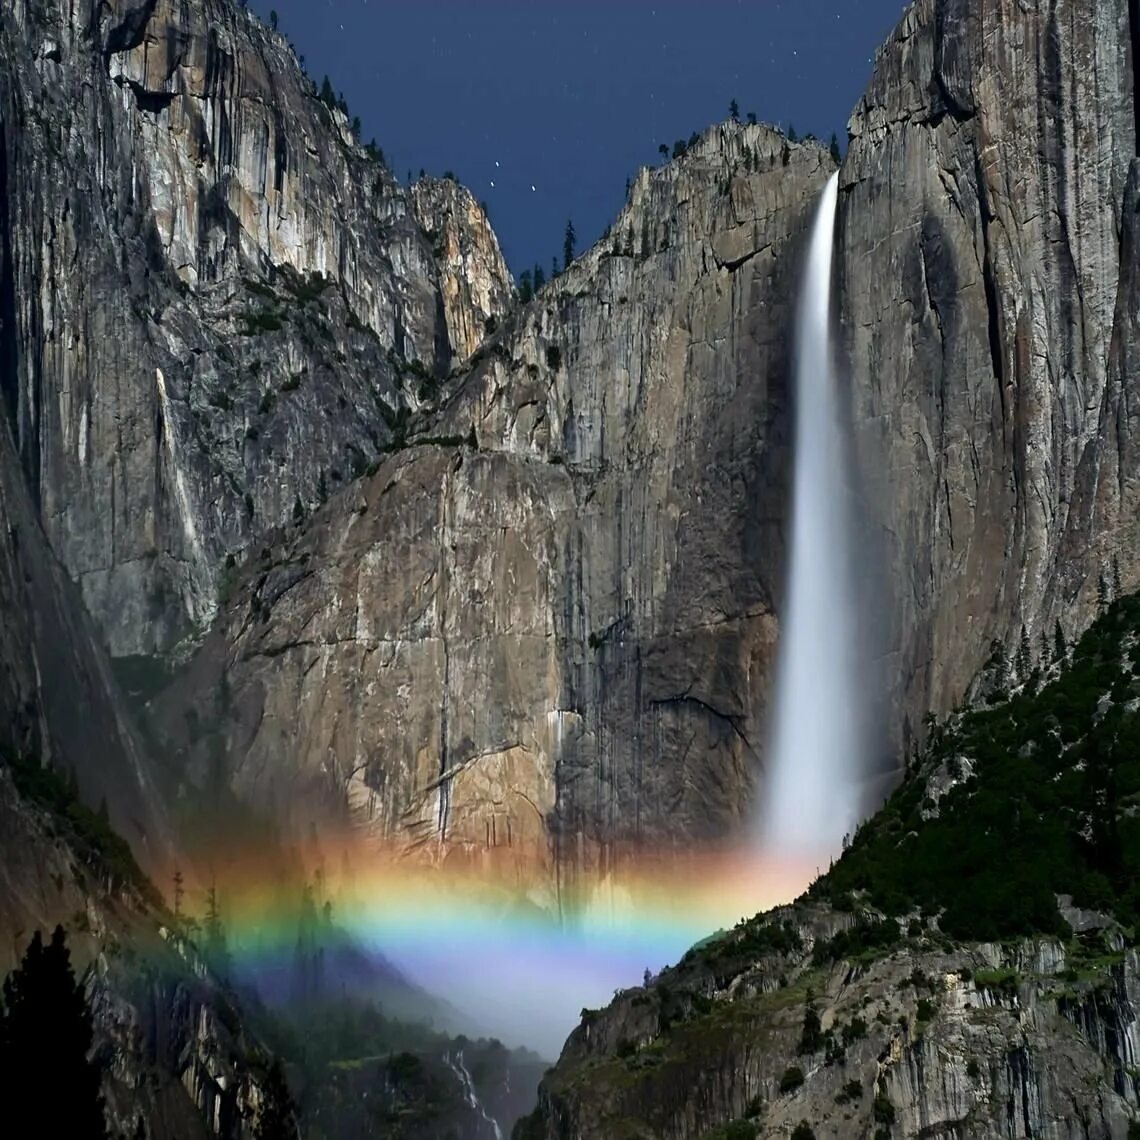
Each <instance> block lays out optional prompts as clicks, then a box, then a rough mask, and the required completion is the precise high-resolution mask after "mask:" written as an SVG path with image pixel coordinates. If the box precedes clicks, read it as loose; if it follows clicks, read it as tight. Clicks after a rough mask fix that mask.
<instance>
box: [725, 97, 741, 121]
mask: <svg viewBox="0 0 1140 1140" xmlns="http://www.w3.org/2000/svg"><path fill="white" fill-rule="evenodd" d="M728 117H729V118H730V119H731V120H732V121H733V122H734V123H739V122H740V106H739V104H738V103H737V102H736V100H735V99H733V101H732V102H731V103H729V105H728Z"/></svg>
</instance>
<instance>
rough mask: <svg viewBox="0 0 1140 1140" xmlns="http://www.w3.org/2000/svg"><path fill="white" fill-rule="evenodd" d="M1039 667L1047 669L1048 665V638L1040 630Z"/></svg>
mask: <svg viewBox="0 0 1140 1140" xmlns="http://www.w3.org/2000/svg"><path fill="white" fill-rule="evenodd" d="M1040 656H1041V668H1042V669H1047V668H1048V667H1049V639H1048V638H1047V637H1046V636H1045V631H1044V630H1042V631H1041V654H1040Z"/></svg>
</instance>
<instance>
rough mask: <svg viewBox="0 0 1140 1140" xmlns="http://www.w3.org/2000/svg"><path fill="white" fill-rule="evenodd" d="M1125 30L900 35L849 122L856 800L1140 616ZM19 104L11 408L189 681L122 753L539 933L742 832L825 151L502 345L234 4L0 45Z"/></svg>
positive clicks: (54, 517) (73, 572) (650, 184)
mask: <svg viewBox="0 0 1140 1140" xmlns="http://www.w3.org/2000/svg"><path fill="white" fill-rule="evenodd" d="M1134 17H1135V4H1134V3H1133V2H1130V3H1129V4H1126V3H1125V0H1057V2H1056V3H1052V4H1050V5H1045V4H1022V3H1013V2H1012V0H917V2H916V3H915V4H913V5H912V6H911V7H910V8H909V9H908V10H907V11H906V13H905V14H904V16H903V19H902V21H901V23H900V25H899V28H898V30H897V31H896V33H895V34H894V35H893V36H892V37H891V39H890V40H889V41H888V43H887V44H885V45H884V47H883V48H882V50H881V51H880V52H879V55H878V57H877V60H876V63H875V69H874V74H873V76H872V78H871V82H870V85H869V87H868V90H867V94H866V95H865V96H864V98H863V100H862V101H861V102H860V104H859V106H858V107H857V108H856V110H855V113H854V115H853V117H852V119H851V124H850V133H851V145H850V150H849V153H848V155H847V157H846V159H845V161H844V163H843V168H842V171H841V191H842V192H841V204H840V221H839V245H838V250H837V253H838V258H839V261H840V278H841V281H840V285H841V288H840V295H841V296H842V297H843V298H844V300H843V304H842V312H841V314H840V317H841V327H842V331H843V336H844V339H845V344H846V348H847V357H848V360H849V362H850V376H851V384H850V401H851V412H852V417H853V421H854V423H855V452H856V459H857V460H858V466H859V475H860V477H859V479H858V480H856V481H853V487H852V497H853V499H854V500H855V502H854V503H853V509H857V510H859V511H860V512H861V514H862V516H863V518H864V519H865V520H873V526H871V527H865V528H864V529H865V530H866V531H867V533H868V551H867V562H866V567H867V570H866V574H865V577H864V582H863V586H862V589H863V594H864V597H865V599H866V603H867V604H866V606H865V607H864V608H865V611H866V613H867V614H868V615H871V616H872V617H873V618H876V619H878V625H879V626H880V628H881V637H880V638H868V640H867V645H866V646H865V651H866V658H867V670H868V672H867V676H868V678H869V679H870V678H875V677H876V675H875V674H874V673H872V672H871V670H872V669H878V670H881V677H879V678H878V679H876V680H875V684H876V685H877V684H878V681H879V680H881V683H882V688H883V691H884V692H885V693H887V695H888V700H889V708H888V709H887V711H886V715H887V722H886V723H887V725H888V727H889V730H890V739H889V741H888V742H887V745H886V747H885V748H884V750H883V752H884V765H890V764H897V763H898V761H899V760H900V758H901V755H902V754H903V752H904V751H907V750H909V749H910V748H911V747H912V746H913V745H914V743H915V742H916V741H917V740H918V738H919V737H920V736H921V730H920V727H919V726H920V722H921V720H922V717H923V716H924V714H925V713H926V712H927V711H928V710H934V711H936V712H945V711H947V710H948V709H950V708H952V707H953V706H955V705H956V704H957V703H958V702H960V701H961V700H963V699H964V697H965V695H966V694H967V692H968V690H969V688H970V685H971V683H972V681H973V678H974V677H975V676H976V674H977V673H978V670H979V668H980V667H981V666H982V665H983V663H984V661H985V659H986V657H987V656H988V654H989V653H990V646H991V642H992V641H993V640H995V639H996V640H998V641H1000V642H1001V643H1003V644H1004V645H1005V646H1007V647H1008V648H1010V649H1012V648H1013V647H1014V646H1015V644H1016V642H1017V640H1018V637H1019V633H1020V629H1021V627H1022V625H1024V626H1025V627H1026V630H1027V634H1028V635H1029V636H1030V638H1031V640H1032V643H1033V644H1034V645H1035V646H1036V645H1037V644H1038V643H1039V642H1040V639H1041V636H1042V635H1043V634H1045V635H1050V636H1051V634H1052V630H1053V627H1054V623H1055V622H1057V621H1061V622H1062V623H1063V624H1064V626H1065V629H1066V632H1067V633H1069V634H1070V635H1071V634H1072V633H1073V632H1074V631H1075V630H1077V629H1079V628H1081V627H1083V626H1084V625H1085V624H1087V622H1088V620H1089V619H1090V618H1091V615H1092V613H1093V610H1094V607H1095V601H1096V593H1097V582H1098V578H1099V577H1100V576H1101V575H1105V576H1110V577H1112V576H1119V578H1120V580H1121V584H1122V586H1124V587H1128V586H1131V585H1134V584H1135V582H1136V580H1137V579H1136V575H1137V566H1138V563H1137V559H1136V555H1135V551H1136V549H1137V542H1136V540H1137V537H1138V536H1137V534H1136V525H1137V524H1136V519H1137V517H1138V513H1137V510H1136V506H1137V504H1136V487H1137V480H1136V455H1135V443H1134V440H1135V439H1136V432H1135V425H1134V424H1133V422H1132V417H1133V415H1134V409H1135V408H1136V407H1137V401H1136V398H1135V393H1134V391H1133V389H1134V387H1135V383H1136V351H1137V350H1136V345H1137V343H1140V342H1138V339H1137V338H1138V335H1140V329H1138V327H1137V326H1138V320H1140V318H1138V316H1137V310H1138V298H1140V293H1138V292H1137V287H1138V279H1137V270H1136V244H1135V243H1136V231H1135V224H1136V223H1135V209H1134V207H1135V205H1136V201H1137V193H1138V189H1137V188H1138V185H1140V183H1138V177H1140V175H1138V174H1137V166H1136V160H1135V158H1134V156H1135V152H1136V130H1135V115H1136V98H1135V89H1134V86H1135V85H1134V73H1135V51H1134V36H1133V34H1132V33H1134V31H1135V27H1136V23H1135V19H1134ZM0 57H2V58H3V59H4V60H5V61H11V66H10V67H7V68H5V69H4V70H3V71H0V109H2V117H3V122H4V130H3V133H2V134H0V142H2V143H3V156H2V158H0V172H2V174H3V178H4V180H5V181H6V184H7V189H8V194H7V198H6V204H5V206H4V207H2V208H0V209H2V210H3V218H4V228H3V231H2V235H3V241H2V242H0V258H2V260H3V264H2V265H0V322H2V326H0V351H2V352H3V357H2V359H3V360H4V361H5V375H4V379H3V388H4V392H5V397H6V399H7V401H8V404H9V411H10V412H11V415H12V419H13V423H14V430H15V433H16V435H17V443H18V447H19V451H20V456H21V459H22V461H23V464H24V470H25V471H26V472H27V473H28V480H27V481H28V485H29V486H30V490H31V496H32V501H33V510H34V512H35V513H36V514H37V515H38V517H39V518H40V519H41V520H42V525H43V530H44V531H45V532H46V535H47V537H48V539H49V540H50V542H51V545H52V548H53V549H54V551H55V553H56V555H57V556H58V558H59V559H60V561H61V562H62V564H63V566H64V567H65V568H66V570H67V573H68V574H69V575H70V576H71V578H72V579H73V580H74V581H75V582H76V584H77V585H78V588H79V590H80V592H81V594H82V598H83V601H84V603H85V604H86V606H87V608H88V609H89V611H90V613H91V614H92V616H93V618H94V619H95V621H96V623H97V624H98V626H99V628H100V630H101V633H102V635H103V638H104V640H105V641H106V643H107V644H108V645H109V647H110V650H111V652H112V654H113V655H114V656H115V657H118V658H132V657H139V656H142V657H144V658H146V661H144V663H143V664H144V668H148V669H149V668H150V657H151V655H159V656H161V657H162V658H163V666H164V667H165V666H166V665H167V664H168V663H170V662H172V661H173V662H177V663H178V665H179V666H180V667H181V668H182V671H181V672H180V673H179V675H178V677H177V680H176V683H174V684H172V685H170V686H169V687H168V688H167V690H166V691H165V692H163V693H162V694H161V695H159V696H158V697H157V699H156V700H155V701H154V702H153V704H152V706H151V709H150V715H149V720H150V726H151V728H152V729H153V732H154V734H155V740H156V741H157V743H158V745H159V747H160V750H161V755H162V756H163V759H164V768H165V772H164V775H165V778H166V779H167V780H168V781H169V784H170V785H171V786H172V787H175V788H178V787H181V788H195V787H197V788H199V789H200V788H202V787H203V786H204V785H206V784H207V782H208V780H209V778H211V774H212V773H214V772H215V771H216V770H217V766H218V764H219V762H220V763H221V767H222V774H223V776H224V778H225V781H226V783H227V784H228V786H229V787H230V788H232V789H233V790H234V791H236V792H237V793H238V795H239V796H240V797H241V798H242V799H243V800H244V801H246V802H247V803H250V804H255V805H256V807H257V810H259V811H262V812H265V813H267V814H268V815H270V816H272V818H273V820H274V822H275V823H276V824H277V825H279V826H280V827H281V828H282V830H283V831H284V833H285V834H286V835H289V836H292V837H307V836H308V835H309V834H310V833H311V832H312V830H313V829H314V828H316V829H317V830H318V832H320V831H322V829H327V831H328V833H329V834H331V835H335V836H339V835H341V834H342V833H343V832H344V831H345V830H347V831H349V832H350V833H351V834H352V835H353V836H355V837H361V838H363V839H365V840H366V841H367V842H368V843H371V844H375V846H376V847H377V848H378V849H379V848H388V847H390V846H394V847H395V848H396V849H397V850H398V851H400V852H401V853H411V854H414V855H416V856H417V857H419V858H422V859H424V860H425V861H428V862H432V863H444V862H448V863H459V864H464V863H474V864H475V865H478V866H483V867H490V868H495V869H497V870H498V871H499V872H501V874H502V876H503V878H504V879H505V880H506V881H507V882H508V883H510V884H512V885H513V886H515V887H518V888H520V889H523V890H525V891H527V892H529V894H530V897H531V899H532V900H533V901H536V902H537V903H538V904H539V905H540V906H542V907H544V908H547V909H549V910H552V911H556V910H558V909H559V907H560V906H561V905H562V903H563V902H564V901H565V900H566V898H567V896H568V895H572V894H573V893H574V892H575V890H576V889H577V887H579V886H582V887H584V888H585V889H586V890H589V889H590V888H591V887H592V886H593V885H595V884H596V883H598V882H599V881H601V880H603V879H604V877H605V875H606V873H607V872H608V871H610V870H612V869H614V868H615V867H618V866H620V865H621V864H622V862H623V860H624V859H625V858H626V857H627V856H632V855H633V854H634V853H638V854H639V855H640V854H643V853H645V852H650V853H666V854H668V853H672V852H675V851H684V850H687V849H689V848H691V847H692V846H694V845H698V844H702V843H714V842H718V841H720V840H722V839H724V838H725V837H727V836H730V835H732V834H733V833H734V832H735V831H737V830H738V829H739V828H740V826H741V824H742V823H743V822H744V821H745V820H746V819H747V817H748V813H749V809H750V804H751V802H752V800H753V795H754V791H755V788H756V783H757V780H758V779H759V778H762V768H763V752H764V747H765V732H766V724H767V702H768V694H769V690H770V682H771V674H772V664H773V660H774V653H775V645H776V640H777V637H778V629H779V614H780V612H781V605H782V597H781V594H782V584H781V575H782V569H783V561H784V533H785V524H786V517H787V499H788V496H787V485H786V479H787V470H788V447H789V440H790V431H789V420H790V416H789V413H790V411H791V397H790V394H789V392H788V390H787V373H788V368H787V353H788V336H787V330H788V329H789V328H790V325H791V321H790V298H791V296H792V295H793V294H794V287H795V284H796V280H797V274H798V269H797V267H798V263H799V257H800V253H801V249H802V241H803V235H804V231H805V228H806V225H807V223H808V220H809V218H810V214H811V209H812V205H813V202H814V199H815V197H816V196H817V194H818V192H819V189H820V188H821V186H822V185H823V183H824V181H825V180H826V178H827V176H828V175H829V174H830V173H831V171H832V169H833V166H832V163H831V160H830V158H829V157H828V155H827V153H826V151H825V150H823V149H822V148H820V147H819V146H817V145H815V144H814V143H794V144H793V143H790V142H788V140H786V139H785V138H784V137H783V136H782V135H780V134H779V132H777V131H775V130H772V129H770V128H767V127H764V126H744V125H740V124H734V123H727V124H723V125H720V126H717V127H714V128H712V129H710V130H708V131H706V132H705V134H704V135H703V136H701V137H700V138H699V140H697V141H696V143H695V144H694V145H693V146H691V147H690V148H689V150H688V153H686V154H685V155H684V156H683V157H681V158H679V159H676V160H674V161H673V162H670V163H666V164H665V165H663V166H662V167H661V168H660V169H656V170H648V169H647V170H643V171H641V172H640V174H639V175H638V177H637V179H636V180H635V181H634V183H633V185H632V187H631V192H630V195H629V200H628V202H627V203H626V206H625V207H624V209H623V211H622V212H621V214H620V215H619V217H618V218H617V219H615V222H614V225H613V226H612V228H611V230H610V232H609V234H608V235H607V236H606V238H605V239H603V240H602V241H601V242H600V243H599V244H598V245H597V246H596V247H595V248H594V249H592V250H590V251H589V252H588V253H586V254H585V255H584V256H582V257H581V258H579V259H578V260H577V261H576V262H575V263H574V264H573V265H571V266H570V267H568V269H567V271H566V272H565V273H563V274H562V275H561V276H560V277H559V278H558V279H557V280H556V281H554V282H552V283H551V284H550V285H548V286H547V287H546V288H545V289H544V290H542V291H541V292H540V294H539V295H538V297H537V298H536V299H534V300H533V301H532V302H531V303H530V304H528V305H526V306H522V307H519V306H517V305H516V302H515V297H514V291H513V287H512V284H511V282H510V278H509V274H508V273H507V271H506V267H505V265H504V264H503V262H502V257H501V255H500V253H499V251H498V245H497V241H496V240H495V238H494V235H493V233H492V231H491V229H490V227H489V225H488V223H487V220H486V217H485V216H484V215H483V213H482V211H481V209H480V208H479V207H478V206H477V204H476V203H475V202H474V200H473V199H472V198H471V196H470V195H469V194H468V192H467V191H465V190H463V189H462V188H461V187H459V186H457V185H456V184H455V183H453V182H450V181H448V180H444V181H441V182H435V181H430V180H427V181H424V182H421V183H419V184H417V185H416V186H414V187H412V188H404V187H402V186H400V185H399V184H398V182H397V181H396V180H395V179H394V178H393V177H392V176H391V173H390V172H389V171H388V170H387V168H386V167H385V166H384V164H383V162H382V161H379V159H378V156H377V155H376V153H375V152H374V151H372V150H371V149H370V148H365V147H361V146H360V145H359V144H358V141H357V140H355V139H354V138H353V137H352V131H351V127H350V124H349V122H348V119H347V116H346V115H345V114H344V113H343V111H342V110H340V109H338V108H336V107H330V106H329V105H328V103H327V102H326V101H324V100H322V99H321V98H320V97H319V95H318V92H317V89H316V88H315V86H314V85H313V84H311V82H310V81H309V80H308V79H307V78H306V77H305V76H304V74H303V72H302V70H301V68H300V65H299V63H298V61H297V58H296V56H295V55H294V53H293V52H292V50H291V49H290V48H289V46H288V45H287V43H286V42H285V41H284V39H283V38H282V37H281V36H279V35H277V34H276V33H273V32H270V31H269V30H268V29H266V28H264V27H263V26H262V25H260V24H259V23H258V21H257V20H256V19H255V18H254V17H253V16H252V15H251V14H250V13H248V12H246V11H245V10H243V9H241V8H240V7H239V6H237V5H235V4H232V3H230V2H228V0H186V2H182V3H177V4H176V3H174V2H173V0H149V2H147V3H138V2H134V0H112V2H110V3H104V4H101V5H100V6H98V8H97V9H96V10H95V15H94V16H93V17H91V18H90V19H88V18H87V17H86V16H85V15H84V14H83V13H82V12H80V11H79V9H78V7H77V6H75V5H71V4H65V3H63V2H62V0H18V2H17V3H16V4H14V5H12V6H10V7H8V8H6V9H5V12H4V14H3V17H2V19H0ZM17 123H18V124H19V132H18V135H19V137H18V138H17V135H16V132H15V130H14V129H13V128H12V126H11V124H17ZM1114 567H1115V570H1116V575H1113V569H1114ZM872 624H874V623H872ZM219 758H220V760H219ZM869 794H871V793H869Z"/></svg>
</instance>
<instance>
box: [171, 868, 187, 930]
mask: <svg viewBox="0 0 1140 1140" xmlns="http://www.w3.org/2000/svg"><path fill="white" fill-rule="evenodd" d="M185 894H186V890H185V886H184V884H183V879H182V868H181V867H175V868H174V918H175V920H176V921H177V920H180V919H181V918H182V899H183V898H184V897H185Z"/></svg>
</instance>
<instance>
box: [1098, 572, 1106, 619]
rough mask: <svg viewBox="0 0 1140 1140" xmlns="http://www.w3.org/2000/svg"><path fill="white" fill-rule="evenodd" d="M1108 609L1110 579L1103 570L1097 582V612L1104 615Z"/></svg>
mask: <svg viewBox="0 0 1140 1140" xmlns="http://www.w3.org/2000/svg"><path fill="white" fill-rule="evenodd" d="M1107 609H1108V579H1107V578H1105V576H1104V571H1103V570H1102V571H1101V572H1100V574H1099V575H1098V577H1097V580H1096V612H1097V613H1098V614H1102V613H1104V612H1105V610H1107Z"/></svg>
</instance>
